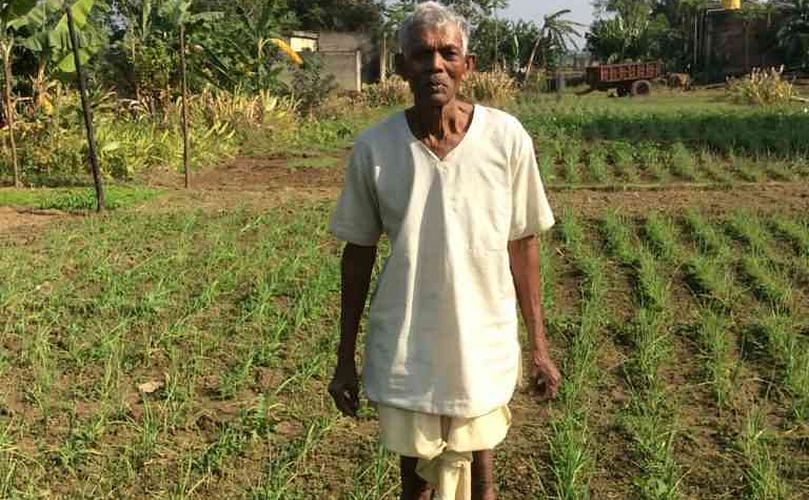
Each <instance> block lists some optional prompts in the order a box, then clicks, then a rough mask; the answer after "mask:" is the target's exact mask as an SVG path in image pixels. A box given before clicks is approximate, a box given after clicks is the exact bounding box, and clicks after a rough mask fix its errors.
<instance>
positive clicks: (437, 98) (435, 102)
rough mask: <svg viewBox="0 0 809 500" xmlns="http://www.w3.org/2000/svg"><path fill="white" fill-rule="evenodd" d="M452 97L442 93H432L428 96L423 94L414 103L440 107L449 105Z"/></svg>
mask: <svg viewBox="0 0 809 500" xmlns="http://www.w3.org/2000/svg"><path fill="white" fill-rule="evenodd" d="M453 97H454V96H452V95H450V94H446V93H444V92H432V93H429V94H423V95H421V96H419V97H418V98H417V99H416V102H417V103H419V102H421V103H424V104H427V105H429V106H434V107H441V106H446V105H447V104H449V103H450V102H451V101H452V99H453Z"/></svg>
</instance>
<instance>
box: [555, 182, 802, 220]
mask: <svg viewBox="0 0 809 500" xmlns="http://www.w3.org/2000/svg"><path fill="white" fill-rule="evenodd" d="M548 196H549V198H550V201H551V206H552V207H554V208H556V210H571V211H572V212H573V213H574V214H576V215H577V216H580V217H597V216H599V215H601V214H603V213H604V212H605V211H607V210H616V211H619V212H621V213H623V214H625V215H628V216H646V215H648V213H649V212H650V211H653V210H658V211H661V212H681V211H683V210H686V209H690V208H694V209H697V210H699V211H701V212H703V213H705V214H706V215H723V214H726V213H730V212H734V211H736V210H738V209H742V208H743V209H746V210H751V211H755V212H760V213H762V214H769V213H783V214H805V213H807V211H809V184H807V183H766V184H742V185H738V186H734V187H733V188H732V189H721V188H718V187H713V188H709V187H703V188H695V187H694V186H688V185H685V186H681V185H670V186H666V188H665V189H660V190H651V189H643V190H633V191H606V190H594V189H576V190H566V191H553V190H550V192H549V194H548Z"/></svg>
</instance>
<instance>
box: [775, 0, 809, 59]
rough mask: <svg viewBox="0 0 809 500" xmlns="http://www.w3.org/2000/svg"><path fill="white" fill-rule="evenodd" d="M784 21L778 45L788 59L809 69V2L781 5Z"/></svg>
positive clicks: (788, 2) (805, 0) (798, 0)
mask: <svg viewBox="0 0 809 500" xmlns="http://www.w3.org/2000/svg"><path fill="white" fill-rule="evenodd" d="M779 7H780V8H781V12H782V13H783V15H784V21H783V24H782V25H781V27H780V28H779V30H778V35H777V36H778V44H779V45H780V46H781V47H782V48H783V49H784V51H785V53H786V56H787V59H788V60H789V61H792V62H794V63H795V64H797V65H799V66H800V67H802V68H804V69H807V68H809V0H790V1H785V2H781V3H779Z"/></svg>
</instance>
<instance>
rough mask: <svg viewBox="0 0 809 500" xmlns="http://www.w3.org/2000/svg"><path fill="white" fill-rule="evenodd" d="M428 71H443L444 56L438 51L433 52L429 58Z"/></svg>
mask: <svg viewBox="0 0 809 500" xmlns="http://www.w3.org/2000/svg"><path fill="white" fill-rule="evenodd" d="M430 71H432V72H433V73H440V72H442V71H444V56H442V55H441V52H440V51H438V50H434V51H433V53H432V56H431V57H430Z"/></svg>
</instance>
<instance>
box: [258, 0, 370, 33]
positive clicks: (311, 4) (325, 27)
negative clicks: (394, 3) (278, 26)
mask: <svg viewBox="0 0 809 500" xmlns="http://www.w3.org/2000/svg"><path fill="white" fill-rule="evenodd" d="M271 3H272V2H271ZM288 4H289V8H290V10H291V11H292V12H294V13H295V16H296V17H297V18H298V20H299V21H300V26H299V27H300V28H301V29H305V30H312V31H363V32H372V31H373V30H374V29H376V27H377V26H379V24H380V23H381V22H382V6H381V5H380V4H379V3H377V2H375V1H374V0H289V1H288Z"/></svg>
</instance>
